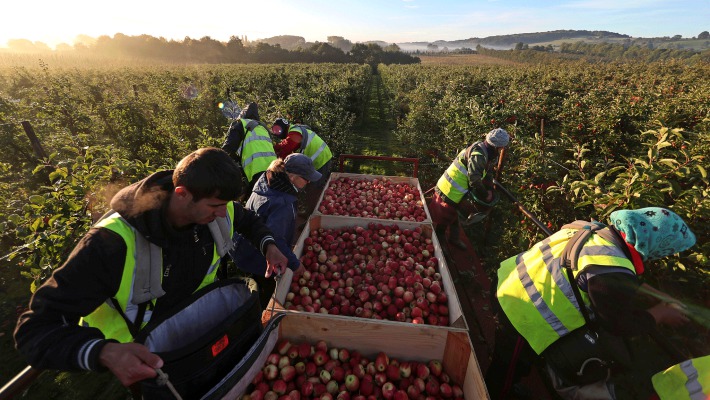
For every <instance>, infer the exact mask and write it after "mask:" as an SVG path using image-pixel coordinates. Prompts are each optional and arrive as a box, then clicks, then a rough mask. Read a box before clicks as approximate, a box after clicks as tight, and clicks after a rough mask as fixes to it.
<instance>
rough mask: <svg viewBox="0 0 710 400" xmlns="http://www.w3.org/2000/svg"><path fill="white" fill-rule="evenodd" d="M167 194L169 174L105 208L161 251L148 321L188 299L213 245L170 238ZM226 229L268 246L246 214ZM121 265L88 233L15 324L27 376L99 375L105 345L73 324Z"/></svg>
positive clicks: (114, 247)
mask: <svg viewBox="0 0 710 400" xmlns="http://www.w3.org/2000/svg"><path fill="white" fill-rule="evenodd" d="M172 191H173V183H172V171H161V172H157V173H155V174H153V175H151V176H149V177H147V178H145V179H144V180H142V181H140V182H137V183H135V184H133V185H130V186H128V187H126V188H124V189H122V190H121V191H120V192H118V193H117V194H116V196H114V198H113V199H112V200H111V208H112V209H113V210H114V211H117V212H118V213H120V214H121V215H122V216H123V217H124V218H125V219H126V220H127V221H128V222H129V223H130V224H131V225H132V226H133V227H135V228H136V229H137V230H138V231H139V232H140V233H142V234H143V236H145V238H146V239H148V240H149V241H150V242H152V243H154V244H156V245H158V246H160V247H161V248H162V251H163V281H162V286H163V289H164V290H165V292H166V294H165V295H164V296H162V297H160V298H159V299H158V300H157V302H156V305H155V309H154V310H153V318H157V317H158V316H159V315H160V314H162V313H165V312H166V311H168V310H169V309H170V308H171V307H172V306H174V305H175V304H177V303H178V302H179V301H180V300H182V299H184V298H185V297H186V296H189V295H190V294H191V293H192V292H194V291H195V290H196V289H197V287H198V286H199V284H200V282H201V281H202V278H203V277H204V276H205V274H206V271H207V269H208V268H209V266H210V263H211V261H212V257H213V248H214V240H213V238H212V235H211V233H210V232H209V228H208V227H207V225H193V226H190V227H188V228H186V229H182V230H175V229H173V228H172V227H171V226H170V225H169V224H168V223H167V221H166V210H167V204H168V200H169V198H170V194H171V193H172ZM234 214H235V215H234V228H235V230H236V231H237V232H239V233H240V234H242V235H244V236H245V237H247V238H249V240H250V241H251V242H252V243H253V245H254V246H255V247H256V248H259V249H261V251H262V252H264V251H265V250H266V246H267V245H268V244H271V243H275V242H274V239H273V236H272V234H271V232H270V230H269V229H268V228H267V227H266V225H264V223H263V222H262V221H261V219H260V218H259V217H258V216H257V215H256V214H255V213H253V212H251V211H248V210H245V209H244V208H242V207H241V206H240V205H238V204H235V207H234ZM125 258H126V244H125V242H124V240H123V238H121V237H120V236H119V235H118V234H116V233H114V232H112V231H110V230H108V229H106V228H91V229H90V230H89V232H88V233H87V234H86V235H85V236H84V237H83V238H82V239H81V240H80V241H79V243H78V244H77V245H76V247H75V248H74V250H73V251H72V253H71V254H70V255H69V257H68V259H67V260H66V262H65V263H64V265H62V266H61V268H58V269H57V270H55V271H54V273H53V274H52V277H51V278H50V279H49V280H48V281H47V282H45V283H44V284H43V285H42V286H41V287H40V288H39V289H37V291H36V292H35V294H34V295H33V296H32V300H31V301H30V307H29V310H28V311H26V312H25V313H24V314H22V315H21V316H20V319H19V321H18V324H17V328H16V329H15V343H16V346H17V349H18V350H19V351H20V353H21V354H22V355H23V356H24V357H25V358H26V359H27V361H28V362H29V363H30V365H32V366H33V367H35V368H41V369H60V370H81V369H83V370H102V369H103V367H102V366H101V365H100V364H99V361H98V358H99V353H100V352H101V349H102V348H103V346H104V345H105V344H106V343H107V342H108V341H107V340H105V339H104V336H103V334H102V333H101V331H99V330H98V329H96V328H89V327H81V326H79V325H78V323H79V319H80V318H81V317H83V316H86V315H88V314H90V313H91V312H92V311H94V310H95V309H96V308H97V307H98V306H99V305H101V304H102V303H103V302H105V301H106V300H107V299H109V298H111V297H113V296H115V295H116V293H117V291H118V288H119V285H120V282H121V276H122V273H123V266H124V262H125Z"/></svg>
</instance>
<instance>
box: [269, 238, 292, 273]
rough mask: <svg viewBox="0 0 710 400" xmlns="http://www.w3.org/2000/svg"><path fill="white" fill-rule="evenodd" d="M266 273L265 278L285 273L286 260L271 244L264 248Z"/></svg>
mask: <svg viewBox="0 0 710 400" xmlns="http://www.w3.org/2000/svg"><path fill="white" fill-rule="evenodd" d="M265 258H266V273H265V274H264V276H265V277H267V278H269V277H270V276H271V275H273V274H274V273H275V274H278V275H281V274H283V273H284V272H286V266H287V265H288V259H287V258H286V256H285V255H283V253H281V251H280V250H279V248H278V247H276V245H275V244H273V243H271V244H269V245H268V246H266V255H265Z"/></svg>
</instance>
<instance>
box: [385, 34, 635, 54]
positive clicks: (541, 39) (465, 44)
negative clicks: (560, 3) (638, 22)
mask: <svg viewBox="0 0 710 400" xmlns="http://www.w3.org/2000/svg"><path fill="white" fill-rule="evenodd" d="M620 39H631V36H629V35H623V34H619V33H614V32H607V31H587V30H557V31H549V32H534V33H516V34H512V35H497V36H487V37H484V38H477V37H472V38H469V39H461V40H450V41H447V40H437V41H434V42H404V43H397V45H398V46H399V47H400V48H401V49H402V50H403V51H417V50H419V51H436V50H444V49H448V50H456V49H460V48H469V49H475V48H476V46H478V45H481V46H483V47H487V48H491V49H496V50H507V49H512V48H513V47H515V45H516V44H517V43H524V44H528V45H531V44H540V43H549V42H554V41H557V40H568V41H575V40H594V41H599V40H609V41H612V40H613V41H618V40H620Z"/></svg>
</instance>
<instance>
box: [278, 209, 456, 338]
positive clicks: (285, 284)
mask: <svg viewBox="0 0 710 400" xmlns="http://www.w3.org/2000/svg"><path fill="white" fill-rule="evenodd" d="M369 223H375V224H382V225H397V226H398V227H399V228H400V229H405V228H406V229H414V228H416V227H421V228H422V231H423V232H426V233H427V234H429V235H431V238H432V241H433V244H434V256H435V257H437V259H438V260H439V273H440V274H441V279H442V283H443V289H444V292H445V293H446V295H447V296H448V304H447V306H448V308H449V327H438V328H444V329H446V328H453V329H459V330H464V331H468V326H467V324H466V320H465V318H464V316H463V312H462V310H461V303H460V302H459V298H458V295H457V294H456V287H455V286H454V282H453V280H452V278H451V273H450V272H449V269H448V267H447V266H446V259H445V257H444V254H443V251H442V249H441V245H440V243H439V241H438V239H437V238H436V235H435V234H434V233H433V228H432V226H431V224H426V223H421V222H411V221H391V220H382V219H369V218H353V217H342V216H330V215H314V216H312V217H311V218H309V219H308V221H307V223H306V225H305V227H304V229H303V231H302V232H301V236H300V237H299V238H298V242H297V244H296V246H295V248H294V253H295V254H296V256H298V257H301V255H302V254H303V248H304V244H303V243H304V240H305V238H307V237H308V236H309V234H310V232H311V230H313V229H318V228H321V227H322V228H326V229H335V228H343V227H356V226H362V227H367V225H368V224H369ZM292 279H293V273H292V271H291V270H287V271H286V273H285V274H284V275H283V276H282V277H281V279H280V281H279V282H278V283H277V285H276V292H275V295H274V296H273V298H272V300H271V302H270V304H269V306H268V307H267V311H266V312H265V313H266V314H268V313H269V312H270V310H271V309H272V308H273V309H279V310H283V304H284V302H285V300H286V295H287V294H288V292H289V289H290V285H291V281H292ZM274 298H275V299H276V302H275V304H274ZM329 316H330V317H338V316H335V315H329ZM265 318H267V319H268V315H266V316H265ZM340 318H346V319H348V318H357V319H361V318H358V317H354V316H353V317H350V316H348V317H343V316H340ZM381 322H382V323H385V324H397V325H401V324H404V325H415V324H412V323H405V322H397V321H385V320H382V321H381Z"/></svg>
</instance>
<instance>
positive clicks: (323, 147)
mask: <svg viewBox="0 0 710 400" xmlns="http://www.w3.org/2000/svg"><path fill="white" fill-rule="evenodd" d="M296 129H297V130H298V131H300V132H301V147H300V149H299V151H300V152H301V153H302V154H304V155H306V156H308V157H309V158H310V159H311V160H312V161H313V167H314V168H315V169H316V170H317V169H319V168H320V167H322V166H324V165H325V163H327V162H328V161H330V159H331V158H333V153H332V152H331V151H330V148H329V147H328V145H327V144H326V143H325V141H323V139H322V138H321V137H320V136H318V135H317V134H316V133H315V132H313V131H312V130H310V129H308V127H307V126H305V125H293V126H292V127H291V128H290V129H289V131H295V130H296Z"/></svg>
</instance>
